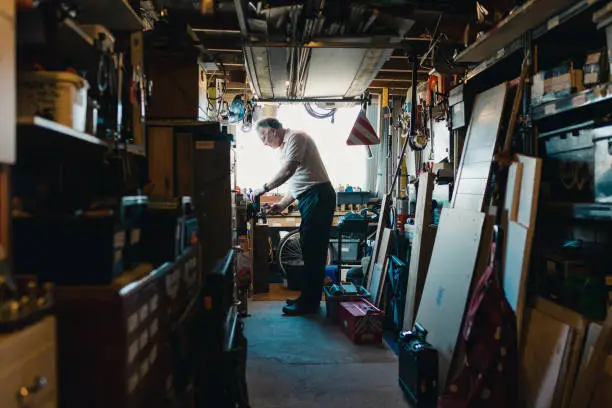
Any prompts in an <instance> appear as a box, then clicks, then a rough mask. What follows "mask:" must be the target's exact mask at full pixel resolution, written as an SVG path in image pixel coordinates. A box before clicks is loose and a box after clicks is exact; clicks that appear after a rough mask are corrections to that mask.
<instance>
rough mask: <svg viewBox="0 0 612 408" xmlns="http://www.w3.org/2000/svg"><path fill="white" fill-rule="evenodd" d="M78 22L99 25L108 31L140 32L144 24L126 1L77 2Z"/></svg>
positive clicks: (79, 0)
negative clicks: (78, 8)
mask: <svg viewBox="0 0 612 408" xmlns="http://www.w3.org/2000/svg"><path fill="white" fill-rule="evenodd" d="M76 3H77V4H78V5H79V6H80V9H81V11H80V13H79V16H78V20H79V22H80V23H82V24H100V25H103V26H104V27H106V28H107V29H109V30H110V31H126V32H132V31H140V30H142V29H143V28H144V23H143V21H142V19H141V18H140V16H139V15H138V13H136V11H135V10H134V9H133V8H132V6H130V4H129V3H128V2H127V0H106V1H100V0H77V1H76Z"/></svg>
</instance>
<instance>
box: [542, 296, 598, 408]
mask: <svg viewBox="0 0 612 408" xmlns="http://www.w3.org/2000/svg"><path fill="white" fill-rule="evenodd" d="M534 306H535V308H536V309H537V310H539V311H540V312H543V313H545V314H546V315H548V316H550V317H553V318H555V319H556V320H559V321H560V322H562V323H564V324H567V325H568V326H570V329H571V335H570V343H569V347H568V355H567V359H566V361H565V364H564V367H563V369H562V370H561V374H562V375H563V377H564V379H563V381H561V382H559V387H558V390H557V395H556V396H555V397H556V405H555V407H557V406H558V407H560V408H563V407H567V406H568V405H569V403H570V400H571V396H572V392H573V389H574V384H575V380H576V376H577V375H578V371H579V369H580V366H581V361H582V350H583V346H584V343H585V338H586V333H587V328H588V325H589V320H588V319H586V318H585V317H584V316H582V315H581V314H580V313H577V312H575V311H573V310H571V309H568V308H566V307H563V306H561V305H558V304H556V303H554V302H551V301H550V300H547V299H544V298H541V297H538V298H536V301H535V303H534Z"/></svg>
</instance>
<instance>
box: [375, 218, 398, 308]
mask: <svg viewBox="0 0 612 408" xmlns="http://www.w3.org/2000/svg"><path fill="white" fill-rule="evenodd" d="M392 233H393V230H392V229H391V228H385V229H384V230H383V233H382V236H381V239H380V245H379V250H378V255H377V257H376V260H375V261H374V263H373V270H372V282H371V285H370V293H371V295H372V301H373V302H374V304H378V303H379V300H380V294H381V292H382V289H383V283H384V280H385V278H386V274H387V257H388V254H389V249H390V247H391V244H392V242H393V239H392V236H391V234H392Z"/></svg>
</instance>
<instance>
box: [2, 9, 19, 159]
mask: <svg viewBox="0 0 612 408" xmlns="http://www.w3.org/2000/svg"><path fill="white" fill-rule="evenodd" d="M15 24H16V22H15V0H0V39H1V40H0V107H1V109H0V163H7V164H13V163H15V135H16V129H15V126H16V123H17V110H16V99H17V96H16V83H17V77H16V72H15V71H16V66H17V64H16V62H15V43H16V40H15V30H16V27H15Z"/></svg>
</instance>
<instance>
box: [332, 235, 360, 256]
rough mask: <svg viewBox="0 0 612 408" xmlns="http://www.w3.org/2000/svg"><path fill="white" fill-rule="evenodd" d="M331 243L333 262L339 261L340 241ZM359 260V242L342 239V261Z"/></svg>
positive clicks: (352, 239)
mask: <svg viewBox="0 0 612 408" xmlns="http://www.w3.org/2000/svg"><path fill="white" fill-rule="evenodd" d="M329 243H330V244H331V246H332V255H333V257H334V259H333V261H334V262H337V261H338V240H337V239H330V240H329ZM358 259H359V240H358V239H354V238H342V260H343V261H349V262H352V261H357V260H358Z"/></svg>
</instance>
